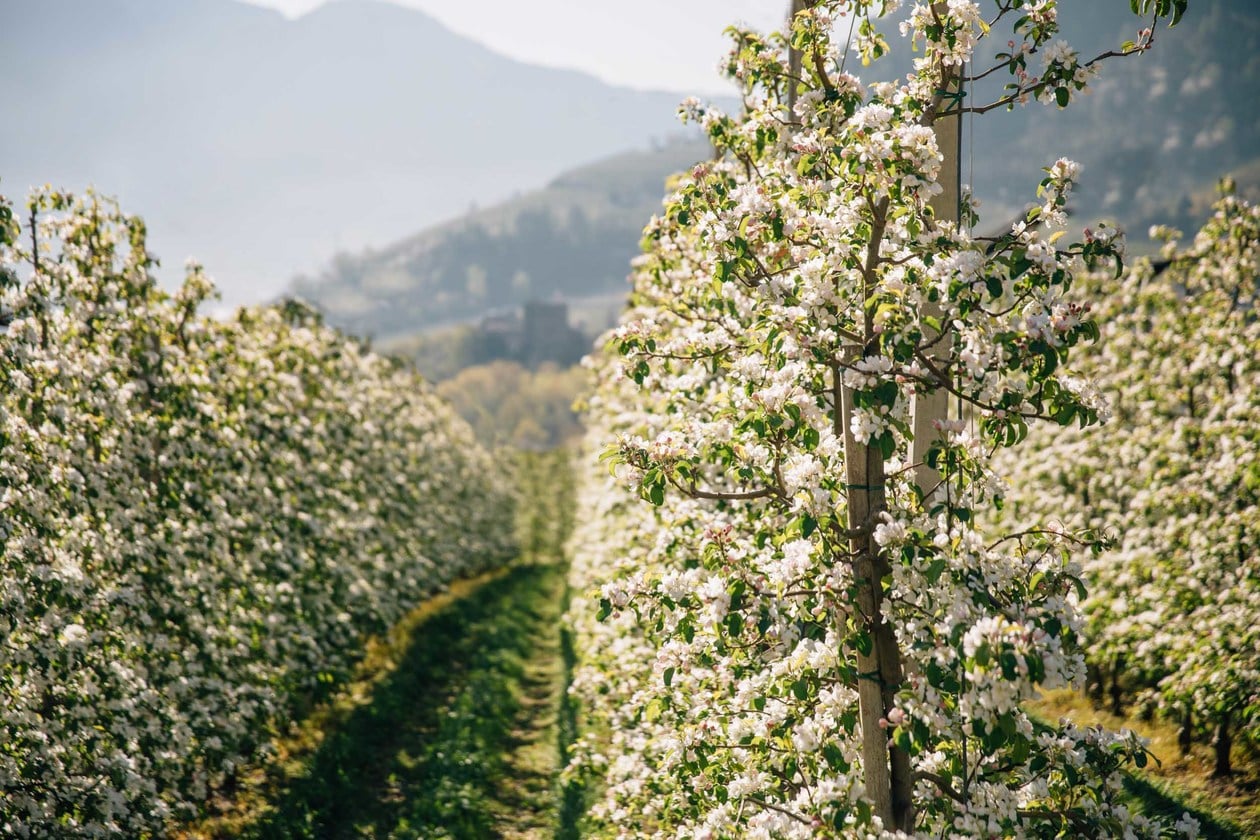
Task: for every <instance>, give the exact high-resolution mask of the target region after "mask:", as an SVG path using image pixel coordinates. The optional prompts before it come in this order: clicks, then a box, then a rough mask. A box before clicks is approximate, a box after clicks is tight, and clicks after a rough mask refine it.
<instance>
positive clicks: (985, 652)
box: [569, 0, 1260, 838]
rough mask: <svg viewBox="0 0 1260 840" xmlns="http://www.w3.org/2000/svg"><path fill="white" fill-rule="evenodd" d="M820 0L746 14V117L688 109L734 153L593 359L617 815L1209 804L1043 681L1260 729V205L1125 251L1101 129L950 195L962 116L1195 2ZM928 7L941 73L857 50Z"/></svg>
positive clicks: (1043, 822)
mask: <svg viewBox="0 0 1260 840" xmlns="http://www.w3.org/2000/svg"><path fill="white" fill-rule="evenodd" d="M797 5H798V6H803V8H801V9H800V11H798V12H797V13H796V14H795V15H794V17H793V18H792V20H791V26H790V29H789V32H788V34H787V35H783V36H781V35H778V34H773V35H769V36H763V35H760V34H757V33H754V32H745V31H735V32H734V33H733V34H734V38H735V48H734V51H733V52H732V55H731V58H730V60H729V62H728V65H727V67H728V70H729V72H730V75H731V76H732V78H734V79H735V80H736V81H737V82H738V83H739V84H740V85H741V87H742V90H743V93H744V109H743V113H742V114H740V115H738V116H732V115H727V114H724V113H721V112H719V111H718V110H716V109H713V108H708V107H704V106H701V105H700V104H698V103H689V104H688V105H687V106H686V108H685V110H686V116H687V117H688V118H689V119H691V120H694V121H696V122H698V123H700V124H701V125H702V126H703V128H704V130H705V131H706V133H707V135H708V137H709V138H710V140H711V141H712V143H713V145H714V147H715V150H716V154H715V156H714V159H713V160H711V161H708V162H706V163H703V164H701V165H699V166H697V167H695V168H694V169H693V170H691V171H690V172H689V173H687V174H685V175H683V176H682V177H681V178H680V179H679V181H678V182H677V183H676V185H675V188H674V191H673V193H672V194H671V196H670V197H669V199H668V200H667V203H666V205H665V208H664V210H663V212H662V213H661V215H660V216H659V217H658V218H656V219H654V220H653V221H652V223H651V224H650V225H649V227H648V229H647V232H646V239H645V254H644V255H643V256H642V257H641V258H640V259H639V261H638V262H637V264H636V267H635V273H634V277H633V280H634V291H633V293H632V299H631V306H630V309H629V310H628V312H627V313H626V314H625V316H624V317H623V319H622V322H621V324H620V326H619V327H617V328H616V329H615V330H614V331H613V332H612V333H610V334H609V335H608V336H607V342H608V343H607V350H606V352H605V353H603V354H602V355H601V356H599V357H597V358H596V359H595V360H594V362H593V364H594V367H595V368H596V373H597V378H598V381H599V382H600V386H599V388H598V390H597V392H596V393H595V395H594V396H593V397H592V399H591V404H590V409H589V413H588V419H589V421H590V423H591V426H592V438H593V439H594V442H595V446H596V447H599V448H602V449H603V452H604V460H605V461H606V462H607V464H608V466H609V470H608V471H606V472H605V473H604V474H603V475H602V476H601V475H599V474H593V475H592V476H590V477H588V480H587V482H586V489H585V491H584V500H583V507H584V512H583V513H581V514H580V515H579V516H578V517H577V522H578V523H579V526H578V531H577V533H576V534H575V536H574V545H573V552H572V553H573V556H574V557H575V566H574V582H575V584H576V585H577V586H578V587H581V588H583V589H587V590H594V591H595V592H596V594H595V596H594V597H593V598H592V599H591V600H590V601H588V602H578V603H577V604H576V605H575V607H574V609H573V610H572V612H571V621H572V622H573V624H574V627H575V629H576V632H577V635H578V639H579V643H580V648H581V651H582V657H583V661H582V666H581V667H580V668H579V670H578V672H577V674H576V677H575V684H574V691H575V693H576V694H577V695H578V696H579V697H580V699H581V700H582V702H583V703H584V704H585V708H586V712H587V716H588V720H587V723H588V727H587V731H586V734H585V736H584V737H583V738H582V739H581V741H580V742H579V743H578V745H577V747H576V749H575V754H574V758H573V761H572V764H571V766H570V768H569V773H570V774H571V775H572V776H574V777H576V778H585V779H587V780H588V781H590V782H591V783H592V785H593V789H595V790H597V791H598V794H597V796H596V798H595V802H594V807H593V809H592V813H591V821H592V822H591V829H592V831H593V832H595V833H597V834H600V835H607V836H616V837H711V838H718V837H764V838H770V837H775V838H778V837H820V836H828V837H874V836H885V835H886V836H891V835H894V834H898V833H901V834H904V835H915V836H924V837H1062V836H1068V835H1077V836H1082V837H1166V836H1193V835H1194V834H1195V832H1196V831H1197V827H1196V825H1195V823H1194V821H1193V820H1192V819H1190V818H1188V817H1186V818H1183V819H1182V820H1180V821H1178V822H1175V823H1168V824H1165V823H1163V822H1161V821H1159V820H1156V819H1151V818H1148V817H1146V816H1143V815H1140V814H1136V813H1132V812H1131V810H1130V808H1129V807H1128V806H1127V805H1126V804H1125V801H1124V800H1123V798H1122V796H1121V788H1122V779H1123V772H1124V771H1125V770H1126V769H1127V768H1129V767H1132V766H1137V767H1141V766H1144V765H1145V763H1146V762H1147V760H1148V753H1147V751H1146V749H1145V747H1144V745H1143V743H1142V742H1141V741H1140V739H1138V738H1137V737H1136V736H1134V735H1132V734H1131V733H1127V732H1122V733H1111V732H1107V731H1103V730H1100V729H1097V728H1082V727H1078V726H1075V725H1073V724H1071V723H1070V722H1066V721H1061V722H1058V723H1052V722H1047V721H1043V720H1039V719H1036V718H1034V717H1031V716H1030V715H1029V714H1028V713H1027V711H1026V705H1027V703H1028V701H1030V700H1033V699H1034V698H1036V697H1037V696H1038V695H1039V694H1040V692H1042V691H1044V690H1046V689H1052V688H1056V687H1060V686H1084V685H1085V684H1086V679H1087V676H1088V675H1090V673H1091V666H1093V668H1092V672H1093V676H1094V682H1095V683H1098V682H1099V680H1101V679H1103V678H1104V677H1105V678H1106V679H1108V680H1110V681H1111V682H1114V683H1115V684H1116V685H1117V686H1119V688H1118V689H1117V690H1118V691H1121V692H1122V693H1124V694H1125V696H1126V697H1128V698H1130V699H1136V700H1139V701H1141V702H1144V703H1146V704H1148V706H1149V707H1150V708H1151V709H1152V710H1153V711H1154V710H1155V709H1157V708H1158V709H1162V710H1165V711H1167V712H1168V713H1170V714H1174V715H1177V716H1178V717H1179V718H1180V719H1184V720H1186V721H1191V722H1192V725H1193V726H1199V727H1213V728H1214V729H1215V730H1216V732H1217V735H1218V740H1219V739H1220V738H1223V739H1224V740H1225V742H1226V746H1225V749H1226V753H1228V740H1229V738H1230V737H1231V734H1232V733H1237V732H1242V733H1245V737H1247V738H1249V739H1252V740H1256V739H1257V737H1258V736H1260V704H1258V702H1257V696H1258V695H1257V692H1258V691H1260V683H1258V680H1257V678H1258V676H1260V674H1258V673H1257V668H1258V667H1260V632H1258V631H1257V629H1256V628H1257V626H1260V621H1257V619H1258V618H1260V559H1258V558H1257V550H1256V542H1257V539H1258V537H1257V535H1258V534H1260V522H1258V521H1257V513H1256V511H1257V504H1256V503H1257V493H1258V492H1260V459H1258V458H1257V452H1260V440H1258V437H1260V425H1258V424H1257V420H1260V416H1258V410H1260V406H1258V401H1260V389H1258V388H1257V387H1256V386H1257V385H1260V381H1257V370H1258V368H1260V365H1258V363H1257V359H1258V358H1260V326H1258V319H1257V311H1256V306H1257V299H1256V293H1255V288H1256V275H1257V253H1258V245H1257V242H1258V239H1260V227H1258V224H1260V214H1258V213H1257V210H1256V209H1255V208H1254V207H1252V206H1249V205H1247V204H1246V203H1244V202H1242V201H1240V200H1238V199H1236V198H1234V197H1232V196H1226V197H1224V198H1223V199H1222V200H1221V203H1220V204H1219V205H1218V208H1217V212H1216V215H1215V216H1214V218H1213V219H1212V220H1211V221H1210V222H1209V223H1208V225H1207V226H1206V227H1205V228H1204V229H1203V231H1202V232H1201V233H1200V234H1199V235H1198V236H1197V237H1196V238H1195V239H1194V241H1193V242H1192V243H1189V244H1188V245H1187V246H1185V247H1182V246H1180V245H1179V244H1177V243H1176V242H1175V241H1170V243H1169V245H1168V249H1167V253H1166V255H1165V256H1166V259H1165V260H1162V261H1160V262H1158V263H1152V262H1151V261H1150V260H1137V261H1135V262H1134V264H1133V265H1132V266H1131V267H1130V268H1129V269H1127V270H1126V269H1125V267H1124V264H1123V262H1122V257H1123V240H1122V238H1121V237H1120V236H1119V235H1118V232H1117V231H1116V230H1115V229H1114V228H1112V227H1109V226H1105V225H1103V226H1098V227H1095V228H1094V229H1092V230H1091V229H1086V230H1084V232H1083V235H1082V234H1080V233H1077V234H1076V235H1069V234H1066V233H1065V232H1064V231H1065V229H1066V217H1065V206H1066V202H1067V200H1068V196H1069V193H1070V191H1071V189H1072V187H1073V185H1074V182H1075V181H1076V180H1077V178H1078V167H1077V166H1076V165H1075V164H1073V163H1072V162H1070V161H1066V160H1059V161H1055V162H1049V161H1047V162H1046V164H1047V165H1046V167H1045V169H1044V171H1043V175H1044V177H1043V178H1042V180H1041V183H1040V185H1039V187H1038V190H1037V195H1036V200H1035V202H1034V203H1032V204H1030V205H1029V209H1028V210H1027V212H1026V213H1025V215H1024V216H1023V218H1021V219H1019V220H1018V221H1017V222H1016V223H1015V224H1013V225H1011V226H1009V227H1007V228H1006V229H1003V230H1001V231H1000V232H999V233H997V234H996V235H993V236H981V235H977V234H976V233H974V232H973V231H975V230H976V229H977V226H978V223H979V218H978V215H977V210H976V208H975V206H974V205H972V204H971V203H970V202H967V203H965V204H964V206H963V210H962V214H961V215H962V221H961V222H960V223H953V222H951V221H948V220H946V219H943V218H938V216H937V214H935V213H934V212H933V211H932V209H931V207H930V201H931V199H932V197H933V196H934V195H935V194H936V193H937V192H939V191H940V189H941V187H940V183H939V182H940V180H941V177H942V176H941V172H940V168H941V162H942V154H941V150H940V149H939V148H938V145H937V137H936V134H935V132H934V130H933V128H934V125H935V124H936V123H937V122H938V121H940V120H942V119H945V118H948V117H949V116H951V115H956V114H972V115H980V114H984V113H987V112H989V111H996V110H1000V109H1001V108H1003V107H1005V106H1011V107H1018V106H1019V105H1021V104H1022V103H1024V102H1025V101H1029V100H1041V101H1044V102H1046V103H1049V104H1052V105H1057V106H1058V107H1068V106H1070V104H1071V101H1072V100H1073V99H1074V98H1075V97H1076V96H1078V95H1079V94H1080V93H1082V92H1085V91H1086V90H1087V88H1088V86H1089V84H1090V82H1091V81H1092V79H1093V77H1094V76H1095V73H1096V72H1097V71H1098V69H1099V67H1100V66H1101V65H1100V62H1101V60H1102V59H1103V58H1111V57H1120V56H1124V55H1127V54H1131V53H1140V52H1143V51H1145V50H1146V49H1148V48H1149V47H1150V45H1151V38H1152V31H1153V30H1152V28H1150V27H1154V26H1155V25H1157V24H1159V23H1160V20H1161V19H1162V18H1168V19H1169V20H1170V22H1173V23H1175V22H1176V20H1177V19H1178V18H1179V17H1180V15H1181V14H1182V13H1183V12H1184V11H1185V6H1184V3H1173V2H1154V0H1151V1H1150V2H1140V1H1139V0H1135V2H1133V4H1132V5H1133V6H1134V11H1135V12H1138V13H1142V14H1144V15H1145V16H1146V26H1147V27H1148V28H1145V29H1143V30H1142V31H1141V32H1140V33H1139V34H1138V35H1137V37H1136V39H1135V41H1133V42H1131V43H1126V44H1124V45H1123V46H1121V47H1119V48H1118V49H1116V50H1114V51H1111V52H1109V53H1106V54H1104V55H1103V56H1099V57H1096V58H1091V59H1088V60H1087V58H1086V57H1085V56H1081V55H1079V54H1078V53H1077V52H1076V51H1075V50H1074V49H1072V48H1071V47H1070V46H1069V45H1067V44H1066V43H1064V42H1063V41H1061V40H1059V39H1058V37H1057V32H1058V19H1057V16H1058V10H1057V8H1056V7H1057V4H1056V3H1054V2H1053V1H1052V0H1037V2H1021V0H995V2H992V3H987V4H984V5H985V6H986V7H987V8H985V9H982V8H981V4H978V3H973V2H968V1H967V0H949V2H937V3H926V2H920V3H914V4H906V5H907V6H909V8H905V9H900V10H899V8H898V7H900V6H901V5H902V4H900V3H896V2H892V3H889V2H864V0H856V2H838V0H824V2H814V3H811V2H806V3H804V4H797ZM986 14H987V15H988V18H987V19H986V17H985V15H986ZM898 24H899V27H900V32H901V35H902V36H903V38H904V41H905V46H906V47H907V48H909V47H913V48H914V49H915V51H916V53H917V57H916V58H915V60H914V67H915V71H914V73H913V74H912V75H910V76H909V77H907V79H905V80H904V81H901V82H897V83H878V84H873V85H863V84H862V83H861V82H860V81H859V80H858V79H857V78H856V77H855V76H853V75H851V74H850V73H848V72H845V67H846V64H847V62H848V58H849V56H848V53H849V52H852V53H854V54H856V55H857V56H858V57H860V58H861V59H862V60H863V63H864V64H865V63H867V62H870V61H874V60H876V59H878V58H880V57H881V56H882V55H884V54H885V53H888V52H889V51H890V50H891V49H892V47H891V45H890V41H889V39H888V37H887V36H885V35H884V34H881V33H887V32H891V31H894V30H895V29H896V27H897V25H898ZM846 32H847V33H848V36H847V38H846V37H845V33H846ZM999 33H1002V34H999ZM848 39H851V40H852V44H851V47H849V46H847V45H846V40H848ZM990 44H995V45H997V46H996V47H995V49H993V50H990V49H989V46H990ZM1003 75H1005V76H1006V77H1007V79H1008V82H1009V83H1008V84H1007V85H1006V87H1005V88H1004V89H1002V90H1001V92H999V93H995V94H994V96H993V98H992V99H988V100H986V99H977V98H976V96H975V95H974V91H976V90H977V89H982V86H978V83H980V82H982V81H983V80H985V79H991V78H993V77H996V76H1003ZM960 91H965V92H967V93H968V94H971V96H970V98H968V97H964V96H962V95H961V94H960ZM789 105H790V110H789ZM999 118H1000V117H999ZM1011 151H1012V153H1017V152H1018V150H1011ZM1164 235H1166V236H1167V237H1171V238H1175V236H1176V234H1175V233H1173V232H1164ZM1100 339H1101V341H1100ZM942 393H943V394H945V395H947V402H948V406H949V409H948V412H947V413H946V415H945V416H943V417H939V418H937V419H936V422H935V424H934V433H935V437H934V439H932V440H931V441H930V442H926V441H922V440H921V441H919V444H920V451H923V452H924V453H925V454H924V455H923V457H922V460H916V459H915V457H914V456H913V454H912V453H913V452H914V451H915V448H914V441H913V440H912V437H913V429H914V425H915V424H914V418H913V412H914V409H915V405H916V402H925V401H926V400H925V398H926V397H928V396H931V395H933V394H942ZM1107 421H1110V422H1107ZM1100 424H1103V425H1100ZM925 443H926V444H927V445H924V444H925ZM1111 543H1116V544H1118V546H1119V548H1118V549H1117V550H1116V551H1112V552H1104V549H1105V548H1107V547H1108V546H1109V545H1110V544H1111Z"/></svg>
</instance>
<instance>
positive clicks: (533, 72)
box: [0, 0, 681, 303]
mask: <svg viewBox="0 0 1260 840" xmlns="http://www.w3.org/2000/svg"><path fill="white" fill-rule="evenodd" d="M0 55H3V56H4V58H5V62H4V64H5V70H4V73H0V102H2V103H3V105H2V106H0V114H3V117H2V118H0V120H2V122H3V125H4V130H3V131H0V178H2V179H3V181H2V182H0V191H2V192H4V193H6V194H8V195H11V196H14V197H19V196H20V195H21V194H22V193H24V192H25V190H26V189H27V188H28V187H29V186H31V185H34V184H39V183H45V182H51V183H52V184H53V185H54V186H64V187H67V188H71V189H81V188H83V187H84V186H86V185H88V184H94V185H96V186H97V187H99V188H100V189H101V190H102V191H103V192H105V193H108V194H112V195H116V196H118V198H119V199H120V201H121V202H122V204H123V206H124V208H125V209H127V210H129V211H130V212H136V213H141V214H143V215H144V216H145V218H146V220H147V221H148V222H149V225H150V231H151V234H152V242H153V245H152V248H153V250H154V251H155V252H156V253H157V254H158V255H160V256H161V257H163V258H164V262H165V264H166V267H165V268H164V271H163V275H164V276H165V277H167V278H170V277H173V276H177V275H178V273H179V267H180V265H181V264H182V262H183V259H184V258H185V257H186V256H187V255H196V256H197V258H198V259H199V260H201V261H202V262H203V263H204V264H205V265H206V266H207V268H208V269H209V271H210V273H211V274H212V276H214V277H215V278H216V280H217V281H218V282H219V285H220V287H221V288H222V289H223V292H224V296H225V298H226V299H227V301H228V302H231V303H237V302H243V301H247V300H259V299H263V298H268V297H271V296H274V295H275V294H277V293H279V292H280V291H281V289H282V287H283V286H284V283H285V282H286V281H287V280H288V279H289V278H291V277H293V275H295V274H297V273H298V272H299V271H310V270H313V269H314V268H315V267H317V266H319V265H320V264H322V263H324V262H326V261H327V260H328V259H329V258H331V257H332V255H333V254H334V253H336V252H337V251H344V250H347V249H350V250H357V249H360V248H362V247H364V246H365V245H367V244H369V243H380V242H388V241H390V240H393V239H396V238H399V237H402V236H404V235H406V234H408V233H410V232H413V231H416V230H418V229H422V228H426V227H428V226H430V225H433V224H435V223H437V222H439V221H441V220H443V219H449V218H451V217H453V216H456V215H458V214H459V213H461V212H463V211H465V210H466V209H467V208H468V207H469V205H470V204H472V203H479V204H486V203H491V202H494V201H498V200H502V199H504V198H507V197H509V196H511V195H512V194H513V193H514V192H516V191H519V190H522V189H527V188H530V187H532V186H535V185H538V184H541V183H544V182H545V181H546V180H547V179H549V178H551V177H553V176H554V175H556V173H558V172H561V171H563V170H565V169H568V168H571V167H573V166H575V165H577V164H580V163H582V162H585V161H592V160H596V159H598V158H601V157H604V156H606V155H609V154H612V153H615V152H618V151H623V150H629V149H634V148H645V147H646V146H647V145H648V143H649V141H651V140H652V139H653V138H658V137H663V136H665V135H666V134H667V133H669V132H672V131H674V130H675V128H676V121H675V117H674V113H675V109H676V105H677V102H678V100H679V99H680V98H681V95H679V94H674V93H644V92H638V91H632V90H629V89H625V88H618V87H614V86H610V85H607V84H604V83H602V82H600V81H598V80H596V79H595V78H593V77H591V76H587V75H584V74H581V73H577V72H570V71H564V70H556V69H550V68H542V67H536V66H531V65H527V64H523V63H520V62H517V61H513V60H510V59H508V58H505V57H503V56H500V55H498V54H495V53H493V52H491V51H489V50H487V49H485V48H483V47H481V46H479V45H477V44H476V43H474V42H472V41H469V40H467V39H465V38H463V37H461V36H458V35H456V34H454V33H452V32H451V31H449V30H447V29H446V28H444V27H443V26H441V25H440V24H439V23H437V22H436V21H434V20H433V19H431V18H429V17H428V16H426V15H424V14H423V13H421V12H419V11H415V10H412V9H409V8H404V7H401V6H397V5H392V4H390V3H386V2H376V0H339V2H333V3H330V4H328V5H326V6H323V7H321V8H319V9H318V10H316V11H314V12H311V13H309V14H307V15H305V16H302V17H300V18H297V19H294V20H289V19H286V18H284V17H283V16H281V15H280V14H279V13H276V12H273V11H269V10H265V9H261V8H257V7H254V6H250V5H246V4H244V3H240V2H235V0H0Z"/></svg>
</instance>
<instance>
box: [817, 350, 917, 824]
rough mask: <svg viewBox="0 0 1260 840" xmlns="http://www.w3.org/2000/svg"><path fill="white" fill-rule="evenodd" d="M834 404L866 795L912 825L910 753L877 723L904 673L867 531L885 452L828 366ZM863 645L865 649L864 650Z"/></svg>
mask: <svg viewBox="0 0 1260 840" xmlns="http://www.w3.org/2000/svg"><path fill="white" fill-rule="evenodd" d="M832 373H833V376H834V380H833V384H832V388H833V397H834V398H836V399H835V404H836V405H838V406H841V411H840V412H839V413H837V414H836V415H835V422H836V423H837V425H838V426H839V427H840V428H837V429H836V432H837V433H838V434H839V433H841V432H842V433H843V435H844V443H845V459H844V461H845V482H846V483H847V484H848V503H849V505H848V507H849V520H848V527H849V529H850V533H851V534H852V536H851V538H850V542H849V550H850V552H851V556H852V568H853V577H854V580H855V582H856V583H857V586H858V598H857V607H858V609H859V610H860V611H861V616H862V623H863V629H864V630H865V632H866V635H867V640H866V644H865V645H863V646H862V647H860V648H859V650H858V654H857V667H858V707H859V713H860V719H861V723H862V765H863V770H864V774H865V786H866V795H867V797H868V798H869V799H870V800H871V803H872V804H873V805H874V809H875V813H876V814H877V815H878V816H879V817H880V819H881V820H882V821H883V823H884V828H885V829H886V830H892V831H895V830H901V831H906V832H910V831H913V830H914V784H913V781H912V779H911V776H910V756H909V755H907V754H906V752H905V751H904V750H901V749H899V748H897V747H895V746H894V747H891V748H890V747H889V746H888V733H887V731H886V730H885V729H884V728H883V727H881V726H880V722H881V720H885V719H886V718H887V715H888V712H889V710H891V709H892V707H893V703H894V702H895V699H896V693H897V689H898V688H899V687H900V686H901V682H902V680H903V679H904V671H903V666H902V659H901V649H900V648H899V647H898V645H897V636H896V633H895V632H894V631H893V627H892V625H891V624H889V623H888V621H886V620H885V617H884V612H883V601H884V596H883V579H884V578H885V577H886V576H888V575H889V574H891V572H892V569H891V567H890V566H889V564H888V561H887V560H886V559H885V558H884V557H883V555H882V554H881V553H880V551H879V546H878V545H877V544H876V543H875V541H874V539H873V538H872V536H871V533H872V531H873V529H874V524H875V519H876V517H878V516H879V514H880V513H881V512H882V511H883V510H884V509H885V496H884V481H885V475H884V458H883V454H882V453H881V452H880V451H879V450H878V449H877V448H875V447H871V446H867V445H863V444H859V443H858V442H857V441H856V440H855V439H854V437H853V433H852V423H851V422H850V418H851V417H852V416H853V391H852V389H849V388H846V387H844V385H843V382H842V379H843V373H842V371H841V369H840V368H839V367H836V368H834V369H833V371H832ZM862 648H865V650H866V652H863V649H862Z"/></svg>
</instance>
